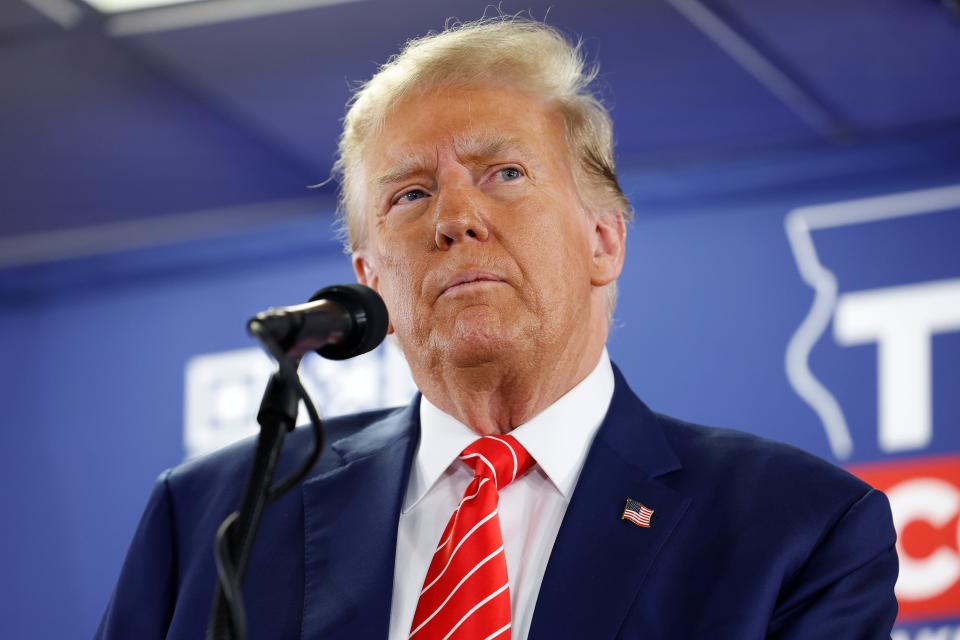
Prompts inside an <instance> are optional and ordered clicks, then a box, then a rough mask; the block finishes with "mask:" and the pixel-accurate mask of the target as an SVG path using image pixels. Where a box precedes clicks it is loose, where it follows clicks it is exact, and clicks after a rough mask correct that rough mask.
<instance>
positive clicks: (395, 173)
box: [354, 85, 623, 375]
mask: <svg viewBox="0 0 960 640" xmlns="http://www.w3.org/2000/svg"><path fill="white" fill-rule="evenodd" d="M359 177H360V180H359V181H358V183H359V184H361V185H363V189H364V192H363V193H362V194H359V195H360V198H359V202H360V203H361V207H362V209H361V210H362V212H363V215H365V216H366V219H365V224H366V239H365V241H364V244H363V246H362V247H361V248H360V249H359V250H358V251H357V252H356V254H355V255H354V267H355V269H356V271H357V276H358V278H359V279H360V281H361V282H366V283H367V284H369V285H370V286H372V287H373V288H374V289H376V290H378V291H379V292H380V293H381V295H382V296H383V297H384V299H385V301H386V303H387V307H388V308H389V309H390V314H391V318H390V319H391V324H392V327H393V329H394V330H395V331H396V334H397V337H398V339H399V341H400V344H401V346H402V347H403V349H404V351H405V353H406V354H407V357H408V359H409V360H411V365H413V367H414V369H415V372H414V373H415V375H416V369H417V368H418V367H417V365H425V366H431V365H437V364H438V363H439V362H441V361H446V362H448V363H453V364H454V365H456V366H477V365H481V364H484V363H488V362H491V361H495V360H497V359H502V358H504V357H505V356H507V355H512V356H516V355H517V354H519V353H523V352H524V350H531V349H532V350H536V351H538V352H540V353H538V354H534V353H531V354H530V355H531V356H536V355H539V356H545V357H546V359H547V361H549V358H550V357H551V351H557V350H563V349H569V348H571V347H572V348H576V345H577V342H578V341H579V340H580V339H581V334H584V333H586V332H587V331H588V330H590V328H591V327H594V326H595V324H596V323H595V322H594V321H593V320H592V317H593V315H595V314H596V313H597V309H594V308H593V307H596V306H597V301H598V300H600V304H599V307H600V309H601V311H600V313H602V306H603V303H602V296H603V292H601V291H599V290H598V287H600V286H602V285H604V284H607V283H608V282H610V281H611V280H613V279H615V278H616V275H617V274H618V273H619V270H620V266H621V264H622V250H620V251H619V253H618V255H617V256H615V257H614V258H612V259H611V257H610V255H609V253H610V252H609V246H607V245H608V244H609V241H610V237H609V233H610V224H615V226H616V225H618V226H617V230H619V234H618V237H619V241H620V245H622V229H623V227H622V223H621V222H619V221H618V220H617V219H616V216H602V215H598V213H597V212H590V211H588V208H587V206H586V205H585V203H584V201H583V199H582V198H581V195H580V194H579V192H578V190H577V188H576V186H575V182H574V179H573V166H572V165H571V158H570V153H569V150H568V146H567V144H566V141H565V128H564V123H563V120H562V118H561V116H560V115H559V114H558V113H556V111H555V110H554V109H552V108H550V107H549V105H547V104H546V103H544V102H542V101H541V100H539V99H537V98H534V97H532V96H531V95H529V94H527V93H525V92H521V91H518V90H515V89H511V88H506V87H502V86H500V87H497V86H487V85H483V86H473V87H468V88H446V89H442V90H437V91H433V92H429V93H427V94H425V95H423V96H415V97H411V98H409V99H407V100H406V101H405V102H402V103H401V104H399V105H398V106H397V107H395V108H394V109H393V110H392V111H391V112H390V114H389V115H388V117H387V119H386V121H385V123H384V127H383V130H382V133H381V134H380V135H378V136H376V137H375V138H374V139H373V140H371V141H370V142H369V143H368V146H367V148H366V149H365V151H364V156H363V163H362V167H361V175H360V176H359ZM608 218H613V221H611V220H608ZM605 234H606V235H605ZM620 245H618V250H619V249H622V247H621V246H620ZM604 323H605V320H604ZM604 329H605V326H604ZM555 355H559V352H558V353H557V354H555Z"/></svg>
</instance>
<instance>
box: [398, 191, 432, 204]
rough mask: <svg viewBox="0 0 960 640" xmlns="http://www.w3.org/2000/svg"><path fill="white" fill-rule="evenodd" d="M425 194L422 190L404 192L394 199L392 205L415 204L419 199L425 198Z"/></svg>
mask: <svg viewBox="0 0 960 640" xmlns="http://www.w3.org/2000/svg"><path fill="white" fill-rule="evenodd" d="M426 197H427V194H426V192H425V191H423V190H422V189H411V190H410V191H404V192H403V193H401V194H400V195H399V196H397V197H396V198H394V200H393V204H402V203H404V202H416V201H417V200H420V199H421V198H426Z"/></svg>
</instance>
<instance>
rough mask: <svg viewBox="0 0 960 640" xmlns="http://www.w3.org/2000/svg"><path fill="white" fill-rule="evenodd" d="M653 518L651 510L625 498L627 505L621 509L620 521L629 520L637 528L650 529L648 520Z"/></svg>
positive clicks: (631, 499)
mask: <svg viewBox="0 0 960 640" xmlns="http://www.w3.org/2000/svg"><path fill="white" fill-rule="evenodd" d="M652 517H653V509H651V508H650V507H648V506H646V505H643V504H640V503H639V502H637V501H636V500H634V499H633V498H627V504H626V506H625V507H624V508H623V515H622V516H620V519H621V520H629V521H630V522H632V523H633V524H635V525H637V526H638V527H644V528H645V529H649V528H650V518H652Z"/></svg>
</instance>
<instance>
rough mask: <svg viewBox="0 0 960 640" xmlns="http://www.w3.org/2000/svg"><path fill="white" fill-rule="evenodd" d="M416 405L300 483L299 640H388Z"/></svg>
mask: <svg viewBox="0 0 960 640" xmlns="http://www.w3.org/2000/svg"><path fill="white" fill-rule="evenodd" d="M418 399H419V396H418V397H417V399H415V400H414V401H413V402H412V403H411V404H410V405H409V406H408V407H406V408H405V409H403V410H402V411H400V412H398V413H394V414H391V415H390V416H388V417H386V418H384V419H383V420H381V421H379V422H376V423H374V424H371V425H370V426H368V427H366V428H364V429H363V430H362V431H360V432H359V433H357V434H354V435H353V436H350V437H349V438H345V439H343V440H340V441H339V442H335V443H334V444H333V445H332V446H331V448H332V449H333V451H332V452H331V455H339V456H340V459H341V461H342V465H341V466H339V467H338V468H336V469H334V470H333V471H330V472H328V473H325V474H323V475H321V476H318V477H315V478H313V479H311V480H308V481H307V482H305V483H304V485H303V510H304V578H305V580H304V607H303V624H302V629H301V637H302V638H303V640H318V639H320V638H322V639H323V640H334V639H338V638H340V639H343V640H348V639H351V640H352V639H355V638H385V637H387V632H388V627H389V622H390V603H391V594H392V591H393V567H394V559H395V554H396V547H397V522H398V520H399V517H400V516H399V514H400V508H401V504H402V500H403V495H404V492H405V490H406V486H407V476H408V473H409V470H410V463H411V460H412V458H413V453H414V450H415V449H416V442H417V437H418V429H417V426H418V424H419V422H418V421H419V413H418V409H419V400H418Z"/></svg>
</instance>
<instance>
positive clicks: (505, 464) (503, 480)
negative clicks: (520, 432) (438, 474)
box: [460, 435, 534, 490]
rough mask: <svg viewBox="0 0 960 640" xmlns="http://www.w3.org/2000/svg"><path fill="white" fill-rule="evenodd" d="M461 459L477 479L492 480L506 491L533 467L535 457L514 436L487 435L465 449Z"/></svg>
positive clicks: (498, 487)
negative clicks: (505, 488) (506, 487)
mask: <svg viewBox="0 0 960 640" xmlns="http://www.w3.org/2000/svg"><path fill="white" fill-rule="evenodd" d="M460 459H461V460H463V461H464V462H465V463H467V464H468V465H469V466H470V468H471V469H473V474H474V477H475V478H488V479H490V480H492V481H493V482H494V483H495V484H496V486H497V489H498V490H499V489H502V488H504V487H505V486H507V485H508V484H510V483H511V482H513V481H514V480H516V479H517V478H519V477H520V476H522V475H523V474H525V473H526V472H527V471H529V470H530V467H532V466H533V463H534V460H533V456H531V455H530V454H529V453H527V450H526V449H524V448H523V445H521V444H520V442H519V441H517V439H516V438H514V437H513V436H511V435H502V436H484V437H482V438H480V439H478V440H475V441H474V442H473V444H471V445H470V446H469V447H467V448H466V449H464V450H463V453H462V454H460Z"/></svg>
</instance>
